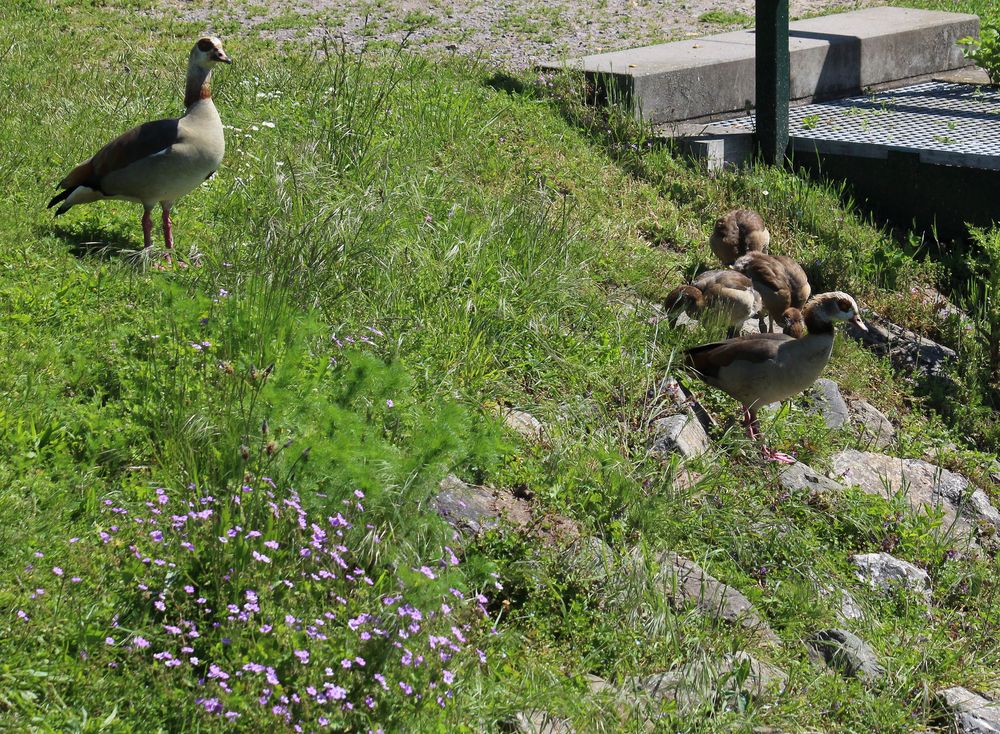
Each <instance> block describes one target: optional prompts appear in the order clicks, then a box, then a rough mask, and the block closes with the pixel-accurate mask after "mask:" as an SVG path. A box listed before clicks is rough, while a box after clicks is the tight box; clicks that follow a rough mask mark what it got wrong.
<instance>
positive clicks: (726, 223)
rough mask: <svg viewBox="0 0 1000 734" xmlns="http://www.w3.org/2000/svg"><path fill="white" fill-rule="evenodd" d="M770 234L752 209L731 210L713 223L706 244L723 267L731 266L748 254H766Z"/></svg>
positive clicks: (758, 215)
mask: <svg viewBox="0 0 1000 734" xmlns="http://www.w3.org/2000/svg"><path fill="white" fill-rule="evenodd" d="M770 242H771V233H770V232H768V231H767V227H765V226H764V220H763V219H761V216H760V214H758V213H757V212H755V211H754V210H753V209H733V210H732V211H729V212H726V213H725V214H723V215H722V216H721V217H719V218H718V219H717V220H716V221H715V229H713V230H712V236H711V237H710V238H709V240H708V244H709V245H710V246H711V248H712V252H714V253H715V256H716V257H717V258H719V260H721V261H722V264H723V265H727V266H728V265H732V264H733V263H734V262H736V260H737V258H739V257H740V256H742V255H745V254H747V253H748V252H767V246H768V244H770Z"/></svg>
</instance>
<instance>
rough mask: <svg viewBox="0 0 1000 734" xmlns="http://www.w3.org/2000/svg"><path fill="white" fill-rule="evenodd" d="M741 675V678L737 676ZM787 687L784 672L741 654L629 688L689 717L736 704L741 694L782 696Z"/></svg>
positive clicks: (693, 664) (648, 677)
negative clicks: (673, 705) (670, 703)
mask: <svg viewBox="0 0 1000 734" xmlns="http://www.w3.org/2000/svg"><path fill="white" fill-rule="evenodd" d="M737 671H739V672H740V673H741V674H740V675H737V674H736V673H737ZM744 672H745V676H744V675H742V673H744ZM787 683H788V676H787V675H785V673H784V671H782V670H780V669H778V668H776V667H775V666H773V665H771V664H769V663H765V662H762V661H760V660H757V659H756V658H754V657H753V656H752V655H750V654H748V653H746V652H738V653H736V654H735V655H726V656H724V657H723V658H721V659H719V660H700V661H695V662H691V663H687V664H686V665H683V666H681V667H680V668H677V669H675V670H670V671H667V672H665V673H654V674H653V675H646V676H639V677H636V678H631V679H629V680H628V681H626V686H625V687H626V689H629V688H631V690H632V691H633V692H635V693H641V694H644V695H646V696H648V697H650V698H652V699H654V700H657V701H674V702H675V703H676V704H677V710H678V711H679V712H680V713H689V712H692V711H694V710H696V709H701V708H715V707H716V706H718V705H719V704H720V703H722V704H723V705H724V704H725V702H726V699H729V700H731V701H733V702H734V703H735V698H736V696H737V695H738V694H740V693H746V694H748V695H749V696H750V697H751V698H753V699H754V700H761V699H764V698H766V697H767V696H769V695H773V694H776V693H779V692H780V691H781V690H783V689H784V687H785V686H786V685H787Z"/></svg>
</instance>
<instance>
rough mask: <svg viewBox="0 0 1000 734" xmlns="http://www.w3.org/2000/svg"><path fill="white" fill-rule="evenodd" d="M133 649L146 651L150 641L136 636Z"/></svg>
mask: <svg viewBox="0 0 1000 734" xmlns="http://www.w3.org/2000/svg"><path fill="white" fill-rule="evenodd" d="M132 647H135V648H138V649H140V650H144V649H146V648H147V647H149V640H147V639H146V638H145V637H142V636H141V635H136V637H135V639H134V640H132Z"/></svg>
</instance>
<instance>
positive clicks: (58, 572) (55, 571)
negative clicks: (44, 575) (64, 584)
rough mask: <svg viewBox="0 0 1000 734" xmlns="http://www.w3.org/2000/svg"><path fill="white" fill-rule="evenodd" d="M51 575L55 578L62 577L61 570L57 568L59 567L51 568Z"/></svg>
mask: <svg viewBox="0 0 1000 734" xmlns="http://www.w3.org/2000/svg"><path fill="white" fill-rule="evenodd" d="M52 573H54V574H55V575H56V576H62V575H63V570H62V569H61V568H59V566H53V567H52Z"/></svg>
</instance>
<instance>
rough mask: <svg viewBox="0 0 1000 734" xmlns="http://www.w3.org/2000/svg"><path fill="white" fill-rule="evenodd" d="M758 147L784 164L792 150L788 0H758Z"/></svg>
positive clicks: (766, 158)
mask: <svg viewBox="0 0 1000 734" xmlns="http://www.w3.org/2000/svg"><path fill="white" fill-rule="evenodd" d="M756 36H757V39H756V49H757V51H756V53H757V56H756V70H757V79H756V81H757V146H758V150H759V151H760V155H761V158H763V159H764V162H765V163H769V164H771V165H781V164H783V163H784V160H785V151H786V149H787V148H788V74H789V71H788V69H789V61H788V0H757V33H756Z"/></svg>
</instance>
